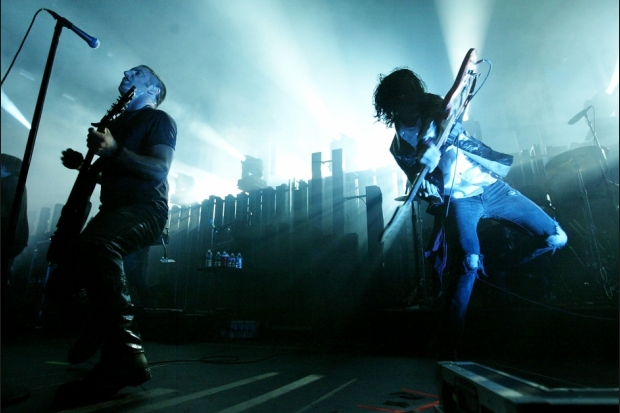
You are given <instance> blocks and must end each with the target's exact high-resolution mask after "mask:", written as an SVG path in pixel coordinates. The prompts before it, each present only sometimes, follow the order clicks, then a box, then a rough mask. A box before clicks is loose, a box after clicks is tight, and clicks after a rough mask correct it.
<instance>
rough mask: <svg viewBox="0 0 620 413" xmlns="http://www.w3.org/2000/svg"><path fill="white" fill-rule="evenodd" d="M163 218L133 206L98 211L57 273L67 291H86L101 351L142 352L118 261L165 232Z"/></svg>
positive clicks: (148, 207) (147, 208) (146, 206)
mask: <svg viewBox="0 0 620 413" xmlns="http://www.w3.org/2000/svg"><path fill="white" fill-rule="evenodd" d="M166 220H167V214H165V213H162V211H161V210H160V209H158V208H157V207H156V206H155V205H151V204H134V205H129V206H125V207H122V208H117V209H114V210H111V211H101V212H99V213H98V214H97V215H96V216H95V217H94V218H93V219H92V220H91V221H90V222H89V223H88V224H87V226H86V228H85V229H84V230H83V231H82V233H81V234H80V237H79V239H78V241H77V242H76V243H75V245H74V247H73V251H74V252H73V253H72V254H70V256H69V257H68V259H67V261H66V262H61V263H60V264H59V268H58V270H59V272H60V273H61V274H63V275H62V278H64V279H65V281H69V284H70V285H72V289H73V290H74V291H75V289H81V288H84V289H85V290H86V294H87V297H88V301H89V303H90V306H91V309H92V312H93V314H92V320H93V322H92V325H91V326H90V327H91V328H92V329H96V330H97V332H98V334H99V335H100V336H101V337H102V341H103V347H102V356H104V355H105V354H106V353H112V354H114V353H119V352H122V353H127V352H130V353H140V352H143V351H144V350H143V347H142V340H141V338H140V334H139V332H138V329H137V326H136V324H135V320H134V311H133V305H132V303H131V299H130V296H129V291H128V289H127V280H126V277H125V271H124V267H123V257H125V256H126V255H129V254H131V253H133V252H135V251H138V250H140V249H142V248H145V247H147V246H149V245H151V244H152V243H153V242H154V241H155V240H156V239H157V238H158V237H159V236H161V233H162V231H163V229H164V225H165V223H166Z"/></svg>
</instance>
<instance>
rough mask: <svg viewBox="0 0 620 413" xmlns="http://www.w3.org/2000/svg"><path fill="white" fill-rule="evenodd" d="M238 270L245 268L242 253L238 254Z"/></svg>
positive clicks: (236, 262)
mask: <svg viewBox="0 0 620 413" xmlns="http://www.w3.org/2000/svg"><path fill="white" fill-rule="evenodd" d="M235 264H236V268H241V267H242V266H243V258H242V257H241V253H240V252H238V253H237V259H236V260H235Z"/></svg>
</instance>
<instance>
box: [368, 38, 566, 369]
mask: <svg viewBox="0 0 620 413" xmlns="http://www.w3.org/2000/svg"><path fill="white" fill-rule="evenodd" d="M472 50H473V49H472ZM457 80H458V79H457ZM448 103H449V102H448ZM374 107H375V118H376V119H377V120H378V121H380V122H382V123H383V124H385V125H386V126H387V127H394V128H395V129H396V134H395V136H394V139H393V141H392V145H391V147H390V152H391V153H392V155H393V156H394V159H395V160H396V163H397V164H398V166H399V167H400V168H401V169H402V170H403V171H404V172H405V174H406V175H407V177H408V179H409V181H410V182H414V181H416V180H417V178H418V175H419V174H420V171H421V170H422V169H424V170H428V171H429V172H428V173H427V174H426V175H424V176H422V178H423V180H422V182H421V185H420V186H419V187H418V188H419V190H418V192H417V193H416V194H413V195H416V196H419V197H420V198H421V199H423V200H425V201H428V202H429V209H428V211H427V212H429V213H431V214H432V215H434V216H435V218H436V229H438V231H437V232H436V233H437V234H443V235H444V236H445V237H440V238H436V240H439V242H437V241H436V244H435V245H437V244H443V245H446V246H447V255H445V254H440V256H439V257H438V258H440V259H439V260H437V263H435V268H436V270H437V272H438V273H439V274H440V276H441V283H442V286H441V293H440V298H441V300H440V301H441V306H442V308H441V322H440V326H439V335H438V339H437V343H436V344H437V348H436V351H437V357H438V358H439V359H441V360H455V359H456V350H457V348H458V345H459V342H460V340H461V336H462V333H463V329H464V323H465V313H466V311H467V306H468V304H469V299H470V296H471V293H472V290H473V287H474V281H475V280H476V278H477V277H478V274H484V267H483V262H482V258H483V257H482V255H481V254H480V243H479V240H478V234H477V232H476V229H477V226H478V222H479V221H480V219H481V218H492V219H495V220H499V221H508V222H511V223H513V224H516V225H517V226H518V227H520V228H521V229H523V230H524V231H526V232H527V233H529V234H530V235H531V236H532V237H533V238H532V241H533V242H534V243H535V244H536V245H535V247H534V249H533V251H532V252H531V254H530V255H529V256H528V257H526V258H525V259H524V260H529V259H533V258H535V257H536V256H538V255H540V254H543V253H545V252H547V251H555V250H556V249H557V248H561V247H563V246H564V245H565V244H566V242H567V236H566V233H565V232H564V231H563V230H562V228H560V226H559V224H558V223H557V222H556V221H555V220H553V219H552V218H551V217H549V215H547V214H546V213H545V212H544V211H543V210H542V209H541V208H540V207H538V206H537V205H536V204H534V203H533V202H532V201H530V200H529V199H528V198H526V197H525V196H523V195H522V194H521V193H519V192H518V191H516V190H514V189H513V188H511V187H510V186H508V184H506V183H505V182H504V181H503V180H502V178H503V177H505V176H506V174H507V173H508V171H509V169H510V166H511V165H512V156H510V155H506V154H502V153H499V152H496V151H494V150H493V149H491V148H490V147H488V146H487V145H485V144H483V143H482V142H480V141H479V140H477V139H475V138H473V137H472V136H471V135H469V133H467V131H466V130H465V129H464V128H463V126H462V123H461V121H460V118H458V119H456V121H455V122H453V124H452V125H450V126H449V127H450V128H451V129H450V130H448V131H447V132H448V133H449V136H448V139H447V140H446V142H445V143H443V144H442V145H440V146H439V147H438V146H436V145H435V142H436V138H437V137H438V136H439V135H442V136H443V131H442V130H440V129H441V127H440V125H442V121H443V120H444V119H445V113H446V107H449V106H446V101H445V100H444V99H443V98H441V97H440V96H437V95H433V94H430V93H428V92H427V91H426V86H425V84H424V82H423V81H422V79H421V78H420V77H419V76H418V75H417V74H415V73H414V72H412V71H411V70H409V69H406V68H398V69H395V70H394V71H392V72H391V73H390V74H388V75H381V76H380V77H379V83H378V85H377V86H376V88H375V91H374ZM431 244H432V243H431ZM427 254H428V253H427Z"/></svg>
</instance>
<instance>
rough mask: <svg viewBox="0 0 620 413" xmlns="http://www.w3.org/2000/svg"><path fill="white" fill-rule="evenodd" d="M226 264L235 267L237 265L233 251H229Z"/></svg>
mask: <svg viewBox="0 0 620 413" xmlns="http://www.w3.org/2000/svg"><path fill="white" fill-rule="evenodd" d="M228 266H229V267H230V268H235V267H236V266H237V264H236V260H235V254H234V253H231V254H230V257H228Z"/></svg>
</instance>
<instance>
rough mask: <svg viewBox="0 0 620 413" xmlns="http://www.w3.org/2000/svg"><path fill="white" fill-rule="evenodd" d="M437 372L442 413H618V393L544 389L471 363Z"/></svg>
mask: <svg viewBox="0 0 620 413" xmlns="http://www.w3.org/2000/svg"><path fill="white" fill-rule="evenodd" d="M438 369H439V372H438V377H439V380H440V383H439V384H440V386H439V388H440V390H439V391H440V404H439V406H436V411H438V412H441V413H516V412H519V413H521V412H523V413H547V412H552V413H556V412H557V413H559V412H562V413H598V412H614V413H617V412H618V391H619V389H606V388H603V389H597V388H547V387H545V386H541V385H540V384H536V383H532V382H530V381H527V380H523V379H521V378H518V377H515V376H512V375H510V374H507V373H504V372H501V371H498V370H494V369H492V368H489V367H485V366H483V365H481V364H477V363H473V362H470V361H463V362H448V361H443V362H439V363H438Z"/></svg>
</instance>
